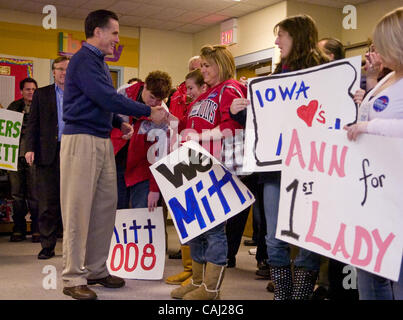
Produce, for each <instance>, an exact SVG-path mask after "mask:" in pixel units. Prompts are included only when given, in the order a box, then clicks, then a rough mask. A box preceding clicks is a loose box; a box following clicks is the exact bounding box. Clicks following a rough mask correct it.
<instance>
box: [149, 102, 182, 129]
mask: <svg viewBox="0 0 403 320" xmlns="http://www.w3.org/2000/svg"><path fill="white" fill-rule="evenodd" d="M150 119H151V121H152V122H154V123H155V124H157V125H160V124H164V123H169V121H172V120H175V119H176V118H175V117H174V116H173V115H172V114H170V113H169V112H168V111H167V110H166V109H165V108H164V107H163V106H156V107H152V108H151V115H150Z"/></svg>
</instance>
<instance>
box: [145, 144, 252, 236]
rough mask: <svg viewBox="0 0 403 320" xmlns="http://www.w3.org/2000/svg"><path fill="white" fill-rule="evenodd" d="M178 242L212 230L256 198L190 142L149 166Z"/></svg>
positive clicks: (201, 149) (212, 158) (210, 157)
mask: <svg viewBox="0 0 403 320" xmlns="http://www.w3.org/2000/svg"><path fill="white" fill-rule="evenodd" d="M150 168H151V172H152V173H153V175H154V177H155V180H156V181H157V184H158V187H159V188H160V190H161V193H162V195H163V197H164V199H165V202H166V203H167V206H168V209H169V211H170V213H171V216H172V219H173V222H174V224H175V227H176V230H177V232H178V235H179V239H180V241H181V243H185V242H187V241H189V240H191V239H193V238H195V237H197V236H198V235H200V234H202V233H204V232H206V231H207V230H210V229H211V228H214V227H215V226H217V225H219V224H221V223H223V222H224V221H226V220H228V219H229V218H231V217H233V216H235V215H236V214H238V213H239V212H241V211H242V210H244V209H246V208H248V207H249V206H250V205H251V204H252V203H253V202H254V201H255V198H254V196H253V195H252V193H251V192H250V191H249V190H248V188H247V187H246V186H245V185H244V184H243V183H242V182H241V181H240V180H239V178H238V177H237V176H236V175H233V174H232V173H231V172H230V171H228V169H227V168H225V167H224V166H223V165H222V164H221V163H220V162H219V161H218V160H217V159H216V158H214V157H213V156H212V155H211V154H210V153H208V152H207V151H206V150H205V149H204V148H202V147H201V146H200V145H199V144H198V143H196V142H194V141H189V142H186V143H185V144H183V145H182V146H181V147H180V148H178V149H177V150H175V151H174V152H172V153H170V154H169V155H168V156H166V157H165V158H163V159H161V160H160V161H158V162H156V163H155V164H153V165H152V166H151V167H150Z"/></svg>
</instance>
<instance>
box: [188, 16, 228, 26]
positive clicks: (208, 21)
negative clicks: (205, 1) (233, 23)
mask: <svg viewBox="0 0 403 320" xmlns="http://www.w3.org/2000/svg"><path fill="white" fill-rule="evenodd" d="M230 18H231V17H229V16H223V15H220V14H210V15H208V16H207V17H204V18H201V19H199V20H195V21H194V23H196V24H201V25H214V24H216V23H219V22H222V21H225V20H227V19H230Z"/></svg>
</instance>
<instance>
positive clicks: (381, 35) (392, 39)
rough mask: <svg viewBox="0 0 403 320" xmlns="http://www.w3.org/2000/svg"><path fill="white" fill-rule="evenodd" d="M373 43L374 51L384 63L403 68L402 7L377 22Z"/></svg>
mask: <svg viewBox="0 0 403 320" xmlns="http://www.w3.org/2000/svg"><path fill="white" fill-rule="evenodd" d="M373 42H374V45H375V48H376V51H377V52H378V53H379V54H380V55H381V56H382V57H383V58H384V59H385V60H386V61H388V62H392V63H393V64H396V66H397V67H399V68H402V67H403V7H400V8H398V9H395V10H394V11H392V12H389V13H387V14H386V15H384V16H383V17H382V18H381V19H380V20H379V21H378V23H377V25H376V27H375V30H374V35H373Z"/></svg>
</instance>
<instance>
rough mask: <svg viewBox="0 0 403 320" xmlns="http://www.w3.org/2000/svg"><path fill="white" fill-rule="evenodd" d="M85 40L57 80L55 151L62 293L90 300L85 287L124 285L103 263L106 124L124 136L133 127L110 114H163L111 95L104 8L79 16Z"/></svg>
mask: <svg viewBox="0 0 403 320" xmlns="http://www.w3.org/2000/svg"><path fill="white" fill-rule="evenodd" d="M85 35H86V38H87V42H86V43H84V44H83V46H82V48H81V49H80V50H79V51H78V52H77V53H76V54H75V55H74V56H73V57H72V59H71V61H70V63H69V66H68V69H67V75H66V80H65V91H64V100H63V120H64V121H65V127H64V131H63V137H62V142H61V151H60V180H61V181H60V188H61V189H60V198H61V199H60V201H61V208H62V218H63V225H64V234H63V236H64V237H63V272H62V277H63V286H64V288H63V293H64V294H66V295H69V296H72V297H73V298H74V299H78V300H94V299H96V298H97V295H96V293H95V292H94V291H92V290H90V289H89V288H88V287H87V284H88V285H93V284H101V285H103V286H105V287H108V288H119V287H122V286H124V284H125V282H124V280H123V279H121V278H118V277H115V276H111V275H110V274H109V272H108V269H107V267H106V260H107V258H108V254H109V246H110V240H111V237H112V233H113V228H114V223H115V212H116V205H117V188H116V168H115V158H114V154H113V147H112V143H111V139H110V131H111V130H112V126H114V127H116V128H119V129H121V131H122V132H123V135H124V136H126V137H127V138H129V137H130V136H131V135H132V134H133V128H132V127H131V126H130V125H129V124H128V123H126V122H123V120H122V118H120V117H119V116H118V115H117V114H124V115H131V116H135V117H141V116H147V117H150V118H151V119H152V121H154V122H156V123H158V124H160V123H162V122H164V121H166V118H167V113H166V111H164V109H163V108H162V107H160V108H159V107H157V108H152V109H151V108H150V107H149V106H146V105H144V104H142V103H138V102H135V101H133V100H131V99H127V98H125V97H124V96H122V95H120V94H118V93H117V92H116V90H115V88H114V87H113V85H112V80H111V77H110V74H109V69H108V66H107V65H106V63H105V62H104V57H105V55H110V54H112V53H113V49H114V47H115V46H116V44H117V43H118V42H119V36H118V35H119V22H118V17H117V16H116V14H115V13H113V12H111V11H107V10H97V11H94V12H91V13H90V14H89V15H88V16H87V18H86V20H85Z"/></svg>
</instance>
